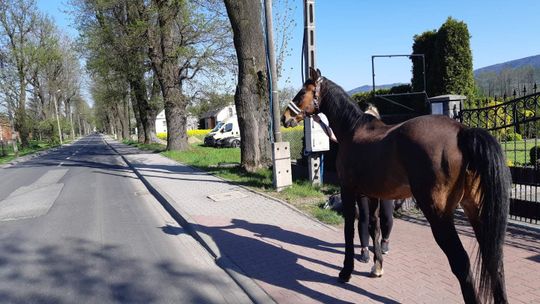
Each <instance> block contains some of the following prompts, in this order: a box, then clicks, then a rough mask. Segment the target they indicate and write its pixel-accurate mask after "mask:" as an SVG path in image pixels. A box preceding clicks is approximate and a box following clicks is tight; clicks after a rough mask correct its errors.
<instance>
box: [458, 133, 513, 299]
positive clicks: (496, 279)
mask: <svg viewBox="0 0 540 304" xmlns="http://www.w3.org/2000/svg"><path fill="white" fill-rule="evenodd" d="M459 141H460V148H461V150H462V152H463V153H464V157H465V161H466V163H467V169H468V170H470V171H471V172H473V173H474V174H475V175H476V178H479V189H478V190H479V193H478V194H479V196H480V202H479V203H480V204H479V215H478V219H479V223H478V226H479V227H477V229H476V230H477V231H476V238H477V240H478V243H479V248H480V250H479V251H478V256H477V259H476V263H477V267H476V273H477V274H478V272H479V273H480V278H479V280H478V283H479V285H478V289H479V296H480V297H481V298H483V299H484V300H485V302H489V301H487V299H489V297H490V294H493V297H494V300H495V302H496V303H502V302H506V292H505V286H504V268H503V260H502V259H503V244H504V237H505V233H506V225H507V222H508V210H509V204H510V187H511V184H512V179H511V175H510V170H509V168H508V166H507V164H506V160H505V156H504V154H503V151H502V148H501V146H500V144H499V143H498V142H497V140H496V139H495V138H494V137H493V136H491V135H490V134H489V133H488V132H487V131H486V130H484V129H478V128H470V129H463V130H462V131H461V132H460V135H459Z"/></svg>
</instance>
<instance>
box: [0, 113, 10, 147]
mask: <svg viewBox="0 0 540 304" xmlns="http://www.w3.org/2000/svg"><path fill="white" fill-rule="evenodd" d="M11 137H12V134H11V126H10V124H9V120H8V118H7V117H5V116H2V115H0V142H8V141H11Z"/></svg>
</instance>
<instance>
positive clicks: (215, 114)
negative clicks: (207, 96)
mask: <svg viewBox="0 0 540 304" xmlns="http://www.w3.org/2000/svg"><path fill="white" fill-rule="evenodd" d="M223 109H224V108H219V109H214V110H210V111H208V112H206V113H204V114H203V115H201V118H210V117H214V116H217V114H218V113H219V112H221V110H223Z"/></svg>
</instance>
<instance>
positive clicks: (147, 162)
mask: <svg viewBox="0 0 540 304" xmlns="http://www.w3.org/2000/svg"><path fill="white" fill-rule="evenodd" d="M116 148H117V149H119V150H120V151H121V152H122V153H125V155H126V157H127V158H128V159H129V161H130V162H132V164H133V165H134V166H135V167H137V169H138V170H139V171H140V173H141V174H143V175H144V176H145V177H146V178H147V179H148V181H149V182H150V183H151V184H152V185H157V186H158V188H159V189H160V190H161V191H165V192H166V193H167V194H168V196H170V197H172V198H174V200H175V202H174V205H175V206H176V207H177V208H178V210H180V211H181V212H184V213H187V214H189V216H190V217H191V218H192V219H193V220H194V223H193V224H194V225H195V226H196V228H197V229H198V230H199V231H202V232H203V233H206V234H208V235H209V236H211V237H212V238H213V240H214V241H215V242H216V243H217V245H218V247H219V250H220V251H221V253H222V254H224V255H226V256H228V257H229V258H230V259H231V260H232V261H233V262H234V263H236V264H237V265H238V266H239V267H240V268H241V269H242V270H243V271H244V272H245V273H246V274H247V275H248V276H250V277H251V278H253V280H255V282H256V283H257V284H259V286H261V287H262V288H263V289H264V290H265V291H266V292H267V293H268V294H269V295H270V296H271V297H272V298H273V299H274V300H275V301H276V302H278V303H319V302H322V303H462V302H463V300H462V296H461V292H460V289H459V284H458V282H457V280H456V279H455V277H454V276H453V274H452V273H451V271H450V267H449V265H448V262H447V260H446V257H445V256H444V254H443V253H442V251H441V250H440V249H439V247H438V246H437V244H436V243H435V241H434V239H433V237H432V235H431V230H430V229H429V226H428V225H427V224H426V222H425V221H423V220H422V219H414V218H405V219H396V220H395V222H394V230H393V232H392V235H391V242H390V246H391V248H390V250H391V251H390V253H389V254H388V255H385V260H384V271H385V274H384V276H383V277H382V278H378V279H374V278H370V277H368V274H369V270H370V268H371V263H369V264H363V263H360V262H356V264H355V272H354V274H353V278H352V279H351V281H350V283H348V284H341V283H338V282H337V279H336V277H337V274H338V272H339V270H340V267H341V264H342V261H343V255H344V254H343V252H344V244H343V232H342V231H341V230H338V229H335V228H333V227H328V226H326V225H323V224H321V223H319V222H317V221H314V220H312V219H310V218H309V217H307V216H305V215H303V214H301V213H299V212H297V211H295V210H294V209H292V208H290V207H288V206H286V205H285V204H283V203H280V202H277V201H274V200H272V199H268V198H266V197H264V196H261V195H258V194H255V193H252V192H249V191H247V190H245V189H243V188H239V187H237V186H234V185H232V184H229V183H227V182H224V181H223V180H221V179H219V178H216V177H214V176H210V175H208V174H206V173H202V172H199V171H196V170H193V169H191V168H189V167H187V166H183V165H181V164H178V163H176V162H174V161H172V160H169V159H167V158H165V157H162V156H160V155H156V154H144V153H140V152H138V151H137V150H135V149H133V148H128V147H126V146H122V145H116ZM229 191H241V192H245V194H246V195H247V196H246V197H245V198H241V199H236V200H230V201H222V202H214V201H212V200H210V199H209V198H208V195H212V194H219V193H224V192H229ZM458 229H459V231H460V237H461V239H462V242H463V244H464V246H465V248H466V249H467V250H468V252H469V253H470V252H472V251H473V249H474V248H475V244H476V243H475V241H474V239H473V238H472V234H471V230H470V228H469V227H468V226H466V225H461V224H460V225H458ZM356 240H357V242H358V238H356ZM357 251H359V250H358V249H357ZM504 260H505V271H506V279H507V290H508V294H509V300H510V302H511V303H540V233H539V232H538V230H534V229H521V228H515V227H514V228H511V229H509V233H508V237H507V242H506V246H505V258H504Z"/></svg>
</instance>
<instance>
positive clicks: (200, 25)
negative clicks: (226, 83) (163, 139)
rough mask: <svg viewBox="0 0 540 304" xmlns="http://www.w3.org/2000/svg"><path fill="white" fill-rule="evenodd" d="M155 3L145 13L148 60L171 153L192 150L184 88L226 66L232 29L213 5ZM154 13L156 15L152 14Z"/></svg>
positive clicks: (159, 0) (160, 1)
mask: <svg viewBox="0 0 540 304" xmlns="http://www.w3.org/2000/svg"><path fill="white" fill-rule="evenodd" d="M200 2H204V3H205V4H207V6H202V5H197V3H190V2H187V1H167V0H154V1H153V2H152V3H153V8H150V9H148V10H147V12H148V14H147V20H148V23H149V27H148V39H149V43H150V48H149V56H150V59H151V61H152V68H153V70H154V72H155V74H156V76H157V79H158V80H159V84H160V86H161V91H162V94H163V102H164V105H165V118H166V120H167V149H168V150H184V149H186V148H187V147H188V141H187V132H186V123H187V116H188V111H187V105H188V103H189V98H187V97H186V96H185V92H184V90H185V86H186V82H189V81H192V80H193V79H194V78H195V77H196V76H197V75H199V74H200V73H202V72H204V71H205V70H207V69H209V68H211V67H214V68H220V66H222V65H224V64H225V63H226V61H227V56H228V55H229V52H228V50H229V49H230V44H227V42H228V41H230V40H229V39H230V36H229V35H228V33H229V32H228V31H229V27H228V26H227V23H225V22H224V20H223V18H222V16H221V15H220V13H219V10H215V9H214V8H215V3H211V2H212V1H210V2H206V1H200ZM153 12H156V14H153Z"/></svg>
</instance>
